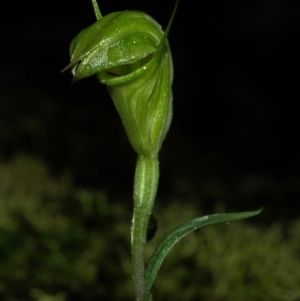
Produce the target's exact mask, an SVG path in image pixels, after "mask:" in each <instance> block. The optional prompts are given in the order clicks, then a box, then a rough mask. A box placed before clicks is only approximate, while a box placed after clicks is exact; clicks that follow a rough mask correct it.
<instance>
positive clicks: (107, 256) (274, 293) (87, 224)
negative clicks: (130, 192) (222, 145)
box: [0, 154, 300, 301]
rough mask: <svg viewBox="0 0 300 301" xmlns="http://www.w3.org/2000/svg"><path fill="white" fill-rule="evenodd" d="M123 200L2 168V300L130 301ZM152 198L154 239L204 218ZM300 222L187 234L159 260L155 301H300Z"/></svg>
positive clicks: (46, 175)
mask: <svg viewBox="0 0 300 301" xmlns="http://www.w3.org/2000/svg"><path fill="white" fill-rule="evenodd" d="M125 202H131V200H130V199H124V200H122V202H121V201H113V200H110V199H109V198H108V196H107V195H106V193H105V192H102V191H92V190H86V189H82V188H78V187H74V186H73V184H72V183H71V180H70V177H69V176H67V175H65V176H61V177H53V176H51V174H50V172H49V170H48V168H47V167H46V165H45V164H44V163H43V162H42V161H40V160H39V159H36V158H33V157H31V156H28V155H24V154H23V155H17V156H15V157H13V158H12V159H11V160H10V161H8V162H6V163H4V162H2V163H1V164H0V299H1V300H4V301H15V300H22V301H27V300H36V301H69V300H70V301H71V300H72V301H76V300H80V301H83V300H84V301H94V300H133V292H132V285H131V277H130V247H129V242H130V221H131V212H130V209H129V208H130V206H128V205H127V206H124V203H125ZM200 211H201V210H200V209H199V208H198V207H196V206H194V205H193V202H189V201H186V200H184V199H173V200H172V199H169V201H168V202H167V203H164V202H163V200H160V199H158V200H157V204H156V207H155V214H156V217H157V219H158V221H159V227H158V233H157V235H156V237H155V238H154V239H153V240H152V241H151V242H149V243H148V244H147V250H146V256H147V257H149V256H150V255H151V253H152V252H153V250H154V248H155V246H156V245H157V244H158V242H159V241H160V239H161V238H162V237H163V236H164V235H166V234H167V233H168V232H169V231H170V230H172V229H173V228H174V227H176V226H178V225H179V224H180V223H182V222H184V221H187V220H189V219H191V218H195V217H197V216H199V215H202V213H201V212H200ZM299 251H300V220H291V221H290V222H285V223H283V222H276V221H274V222H272V223H269V224H268V226H266V225H264V224H262V223H256V222H255V221H252V222H251V220H248V221H239V222H233V223H231V224H229V225H225V224H224V225H218V226H211V227H207V228H204V229H201V230H198V231H196V232H194V233H192V234H189V235H188V236H187V237H186V238H184V239H183V241H181V242H180V243H179V244H178V245H176V247H175V248H174V249H173V250H172V251H171V253H170V254H169V256H168V257H167V258H166V260H165V262H164V264H163V266H162V268H161V271H160V272H159V274H158V278H157V280H156V282H155V285H154V300H173V301H174V300H175V301H176V300H178V301H179V300H180V301H181V300H203V301H204V300H205V301H221V300H222V301H240V300H243V301H250V300H251V301H253V300H256V301H260V300H261V301H265V300H272V301H277V300H278V301H281V300H282V301H284V300H286V301H296V300H300V288H299V283H300V255H299V254H300V252H299Z"/></svg>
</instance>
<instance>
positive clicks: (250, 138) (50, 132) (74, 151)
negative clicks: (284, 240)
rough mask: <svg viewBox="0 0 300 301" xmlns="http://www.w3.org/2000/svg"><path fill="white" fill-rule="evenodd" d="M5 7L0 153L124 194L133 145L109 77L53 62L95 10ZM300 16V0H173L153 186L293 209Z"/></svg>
mask: <svg viewBox="0 0 300 301" xmlns="http://www.w3.org/2000/svg"><path fill="white" fill-rule="evenodd" d="M102 2H103V3H102ZM102 2H101V1H99V5H100V8H101V11H102V14H104V15H105V14H108V13H110V12H113V11H117V10H125V9H128V10H130V9H134V10H141V11H145V12H147V13H149V14H150V15H151V16H153V17H154V18H155V19H156V20H157V21H158V22H159V23H160V24H161V25H162V26H163V28H166V25H167V23H168V19H169V17H170V15H171V12H172V9H173V6H174V1H157V0H152V1H137V0H136V1H102ZM2 14H4V15H5V16H6V20H5V18H2V21H1V22H4V23H3V24H2V33H1V50H0V51H1V69H0V70H1V72H0V156H1V157H2V160H7V159H9V158H10V157H11V156H12V155H13V154H15V153H17V152H20V151H22V152H28V153H31V154H34V155H36V156H39V157H41V158H43V159H44V160H46V162H47V163H48V164H49V166H50V167H51V168H52V170H53V173H55V174H59V173H61V172H63V171H65V170H69V171H70V172H71V174H72V175H73V181H74V183H75V184H76V185H80V186H84V187H97V188H100V189H105V190H106V191H107V192H108V194H109V195H111V196H113V197H116V198H121V197H122V196H124V195H126V196H129V197H130V195H131V193H132V192H131V190H132V177H133V172H134V163H135V158H136V157H135V154H134V152H133V151H132V150H131V148H130V146H129V143H128V142H127V139H126V137H125V133H124V130H123V128H122V125H121V122H120V120H119V117H118V116H117V113H116V111H115V109H114V107H113V104H112V101H111V100H110V99H109V97H108V94H107V92H106V88H105V87H104V86H102V85H100V84H99V83H98V82H97V80H96V78H95V77H93V78H90V79H85V80H82V81H80V82H78V83H76V84H74V85H71V83H70V82H71V74H70V73H68V72H66V73H64V74H61V73H60V70H61V69H62V68H63V67H64V66H66V65H67V64H68V62H69V54H68V49H69V44H70V42H71V40H72V38H73V37H75V36H76V34H77V33H78V32H79V31H80V30H81V29H83V28H84V27H86V26H89V25H90V24H91V23H93V22H94V21H95V16H94V13H93V9H92V6H91V3H90V1H87V0H86V1H83V0H82V1H45V2H33V1H22V2H21V1H16V2H7V6H6V8H5V9H4V8H2ZM5 16H4V17H5ZM299 16H300V3H299V1H287V0H274V1H263V0H260V1H253V0H251V1H240V3H238V4H237V2H233V1H229V2H228V1H200V2H199V1H181V3H180V5H179V9H178V12H177V15H176V18H175V21H174V24H173V27H172V30H171V32H170V36H169V41H170V44H171V49H172V53H173V59H174V66H175V79H174V86H173V87H174V88H173V92H174V119H173V123H172V127H171V130H170V133H169V134H168V136H167V139H166V141H165V142H164V145H163V148H162V151H161V184H160V191H159V195H160V196H161V198H165V199H167V198H168V197H170V195H173V196H177V195H178V196H179V197H182V198H184V197H189V196H191V195H197V196H198V197H197V202H198V201H199V202H201V204H202V205H203V206H204V207H206V208H207V209H208V210H210V209H211V210H214V209H213V208H211V206H212V204H214V205H215V204H217V203H218V202H221V203H225V204H226V205H227V206H228V207H229V209H231V208H232V209H233V210H237V209H239V210H248V209H249V210H250V209H256V208H257V207H258V206H259V207H260V206H265V216H264V218H266V217H270V216H271V215H272V214H273V218H274V214H277V216H276V218H279V217H282V218H284V217H288V218H290V217H296V216H298V214H297V210H296V209H297V206H298V201H299V197H300V188H299V186H300V177H299V168H300V159H299V146H298V140H299V138H298V137H299V117H298V116H299V113H298V112H299V110H298V101H299V92H298V87H299V45H300V43H299V39H300V17H299ZM209 187H210V188H209ZM211 187H213V188H211ZM214 187H215V188H214ZM209 189H212V190H214V192H215V194H212V193H208V192H207V191H208V190H209ZM212 195H213V196H212ZM241 198H242V199H241ZM248 200H249V202H250V204H249V203H247V201H248Z"/></svg>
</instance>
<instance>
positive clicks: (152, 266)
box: [144, 209, 262, 301]
mask: <svg viewBox="0 0 300 301" xmlns="http://www.w3.org/2000/svg"><path fill="white" fill-rule="evenodd" d="M261 211H262V209H260V210H256V211H251V212H239V213H222V214H213V215H207V216H203V217H199V218H196V219H194V220H191V221H189V222H186V223H184V224H182V225H181V226H179V227H177V228H176V229H175V230H173V231H172V232H171V233H170V234H168V235H167V236H166V237H165V238H164V239H163V240H162V242H161V243H160V244H159V246H158V247H157V249H156V250H155V252H154V253H153V255H152V256H151V258H150V259H149V262H148V264H147V267H146V271H145V280H146V293H145V298H144V301H147V300H148V298H149V296H150V292H151V289H152V285H153V283H154V280H155V278H156V275H157V272H158V270H159V268H160V266H161V264H162V262H163V260H164V259H165V257H166V256H167V254H168V253H169V251H170V250H171V249H172V248H173V247H174V245H175V244H176V243H177V242H178V241H179V240H180V239H181V238H183V237H184V236H185V235H187V234H188V233H189V232H191V231H193V230H197V229H199V228H202V227H205V226H209V225H214V224H220V223H227V222H230V221H234V220H238V219H244V218H248V217H251V216H254V215H257V214H259V213H260V212H261Z"/></svg>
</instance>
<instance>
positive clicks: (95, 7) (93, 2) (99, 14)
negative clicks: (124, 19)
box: [92, 0, 102, 21]
mask: <svg viewBox="0 0 300 301" xmlns="http://www.w3.org/2000/svg"><path fill="white" fill-rule="evenodd" d="M92 4H93V8H94V12H95V15H96V19H97V21H98V20H99V19H101V18H102V15H101V12H100V8H99V6H98V3H97V0H92Z"/></svg>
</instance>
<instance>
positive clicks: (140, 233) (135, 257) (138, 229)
mask: <svg viewBox="0 0 300 301" xmlns="http://www.w3.org/2000/svg"><path fill="white" fill-rule="evenodd" d="M158 177H159V163H158V159H157V158H146V157H143V156H138V159H137V164H136V170H135V178H134V196H133V199H134V209H133V219H132V228H131V255H132V276H133V285H134V290H135V301H142V300H143V298H144V294H145V275H144V271H145V262H144V248H145V243H146V233H147V227H148V221H149V216H150V214H151V212H152V209H153V204H154V200H155V196H156V191H157V185H158Z"/></svg>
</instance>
